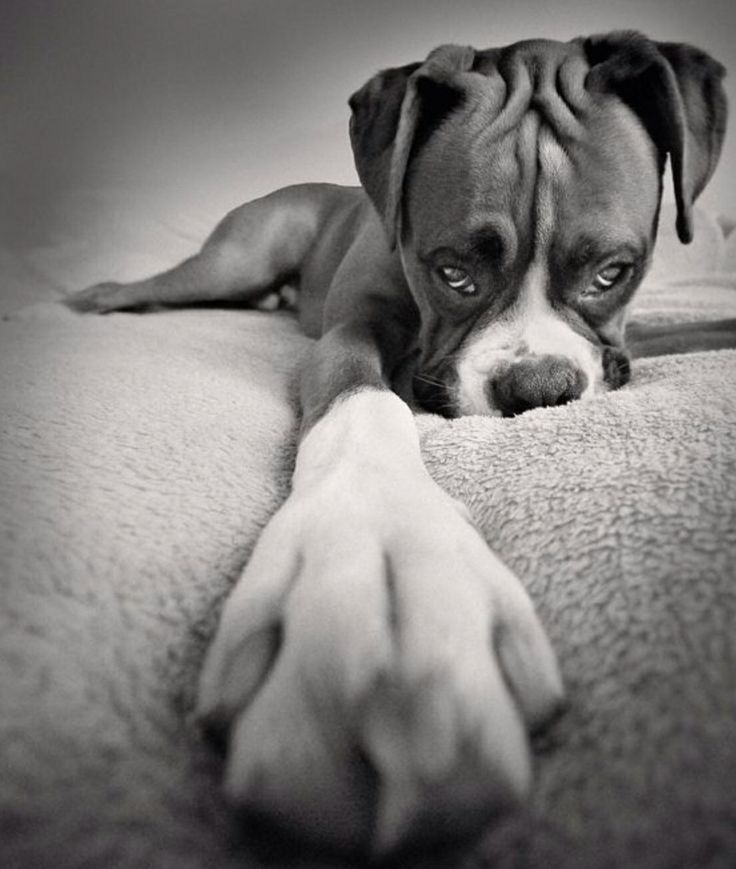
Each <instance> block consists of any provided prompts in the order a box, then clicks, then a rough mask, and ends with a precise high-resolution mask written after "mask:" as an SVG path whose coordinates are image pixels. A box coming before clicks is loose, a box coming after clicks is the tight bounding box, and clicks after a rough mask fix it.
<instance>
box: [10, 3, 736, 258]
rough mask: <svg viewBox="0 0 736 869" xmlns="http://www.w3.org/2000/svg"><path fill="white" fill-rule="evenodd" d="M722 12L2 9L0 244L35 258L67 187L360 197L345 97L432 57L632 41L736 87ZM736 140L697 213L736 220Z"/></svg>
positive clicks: (711, 6) (158, 195)
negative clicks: (299, 189) (646, 38)
mask: <svg viewBox="0 0 736 869" xmlns="http://www.w3.org/2000/svg"><path fill="white" fill-rule="evenodd" d="M735 22H736V4H734V2H733V0H698V2H693V0H615V2H614V0H562V2H544V0H535V2H526V0H505V2H498V0H422V2H420V0H372V2H368V0H364V2H355V0H342V2H340V0H301V2H298V0H270V2H268V0H258V2H238V0H62V2H53V0H47V2H40V0H35V2H34V0H2V2H1V3H0V80H2V87H1V89H0V173H1V175H0V181H1V182H2V190H1V192H2V197H3V205H2V209H3V212H2V216H3V217H4V220H3V226H2V233H3V241H4V242H5V243H6V244H8V243H10V244H13V245H14V246H21V247H22V246H34V245H39V244H44V243H46V242H47V241H48V240H49V237H50V235H51V234H52V233H53V232H54V231H58V227H57V228H56V229H55V227H54V206H55V204H56V203H58V201H59V200H60V198H61V197H63V195H64V193H65V192H66V191H68V190H70V189H73V188H79V187H84V188H97V187H106V188H111V187H112V188H123V189H125V190H128V191H131V192H143V193H145V194H146V195H147V196H151V197H154V198H155V200H156V201H157V203H158V205H159V208H160V210H162V211H164V212H166V211H171V213H172V214H174V213H177V212H178V211H179V210H181V209H183V210H185V211H186V212H188V213H190V214H196V213H197V211H198V210H200V209H201V210H203V211H206V213H208V214H209V213H220V212H222V213H224V212H225V211H226V210H227V209H229V208H231V207H233V206H234V205H236V204H238V203H240V202H243V201H245V200H247V199H250V198H253V197H255V196H258V195H260V194H262V193H266V192H268V191H269V190H272V189H274V188H276V187H280V186H283V185H285V184H289V183H293V182H298V181H308V180H318V181H334V182H338V183H347V184H351V183H355V181H356V176H355V171H354V168H353V162H352V156H351V154H350V150H349V146H348V136H347V121H348V108H347V98H348V96H349V95H350V94H351V93H352V92H353V91H354V90H355V89H357V88H358V87H359V86H360V85H362V84H363V82H364V81H365V80H367V78H368V77H370V75H372V74H373V73H374V72H375V71H377V70H378V69H379V68H382V67H385V66H394V65H399V64H402V63H406V62H409V61H411V60H418V59H420V58H422V57H424V56H425V55H426V53H427V52H428V51H429V50H430V49H431V48H433V47H434V46H435V45H437V44H440V43H443V42H459V43H465V44H471V45H475V46H477V47H480V48H482V47H488V46H495V45H503V44H505V43H509V42H513V41H516V40H517V39H526V38H531V37H538V36H546V37H550V38H557V39H569V38H572V37H574V36H577V35H587V34H590V33H595V32H601V31H605V30H609V29H618V28H635V29H638V30H641V31H643V32H645V33H647V34H648V35H650V36H652V37H653V38H657V39H663V40H683V41H688V42H691V43H693V44H695V45H698V46H700V47H702V48H705V49H706V50H707V51H709V52H711V53H712V54H713V55H714V56H715V57H716V58H718V59H719V60H720V61H721V62H722V63H724V64H725V65H726V66H727V67H730V68H731V69H732V70H733V74H732V77H731V80H730V81H727V84H728V88H729V93H730V95H731V102H732V104H733V103H735V102H736V99H735V97H734V95H735V92H736V84H735V83H734V82H735V80H736V27H734V23H735ZM735 140H736V134H735V133H734V131H733V130H732V131H730V133H729V136H728V139H727V142H726V147H725V151H724V155H723V158H722V162H721V165H720V167H719V169H718V171H717V174H716V176H715V178H714V180H713V181H712V182H711V185H710V187H709V189H708V190H707V191H706V193H705V194H704V196H703V199H702V202H703V203H704V204H705V205H706V206H708V207H710V208H712V209H716V210H718V211H722V212H726V213H730V214H732V215H736V204H735V200H736V195H735V194H736V181H735V176H736V172H735V168H736V145H735V144H734V142H735Z"/></svg>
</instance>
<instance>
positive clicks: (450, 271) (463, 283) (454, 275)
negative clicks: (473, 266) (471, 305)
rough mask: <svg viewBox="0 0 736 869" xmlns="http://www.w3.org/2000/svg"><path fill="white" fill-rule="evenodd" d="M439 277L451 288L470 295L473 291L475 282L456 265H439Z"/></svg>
mask: <svg viewBox="0 0 736 869" xmlns="http://www.w3.org/2000/svg"><path fill="white" fill-rule="evenodd" d="M439 273H440V277H441V278H442V280H443V281H444V282H445V283H446V284H447V286H448V287H450V289H452V290H457V291H458V292H459V293H465V294H466V295H470V294H471V293H474V292H475V284H474V283H473V279H472V278H471V277H470V275H469V274H468V273H467V272H466V271H465V270H464V269H459V268H457V267H456V266H440V268H439Z"/></svg>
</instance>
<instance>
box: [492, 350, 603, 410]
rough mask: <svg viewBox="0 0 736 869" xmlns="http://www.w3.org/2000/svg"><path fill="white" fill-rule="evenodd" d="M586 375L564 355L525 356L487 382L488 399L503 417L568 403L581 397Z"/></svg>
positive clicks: (586, 382) (585, 384)
mask: <svg viewBox="0 0 736 869" xmlns="http://www.w3.org/2000/svg"><path fill="white" fill-rule="evenodd" d="M587 384H588V378H587V377H586V376H585V372H583V371H581V370H580V369H579V368H577V367H576V366H575V365H574V364H573V363H572V362H571V361H570V360H569V359H566V358H565V357H564V356H551V355H545V356H528V357H526V358H525V359H520V360H519V361H517V362H514V363H513V364H512V365H510V366H509V367H508V368H506V369H505V370H504V371H503V372H502V373H501V374H499V375H497V376H496V377H495V378H494V379H492V380H491V382H490V385H489V386H490V398H491V403H492V405H493V406H494V407H497V408H498V409H499V410H500V411H501V413H502V414H503V415H504V416H516V415H517V414H519V413H524V411H525V410H531V409H532V408H533V407H550V406H552V405H555V404H567V402H568V401H573V400H574V399H576V398H580V396H581V395H582V394H583V391H584V389H585V387H586V386H587Z"/></svg>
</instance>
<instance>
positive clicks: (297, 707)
mask: <svg viewBox="0 0 736 869" xmlns="http://www.w3.org/2000/svg"><path fill="white" fill-rule="evenodd" d="M723 75H724V69H723V67H722V66H721V65H720V64H719V63H717V62H716V61H715V60H714V59H712V58H711V57H710V56H709V55H707V54H706V53H704V52H702V51H700V50H698V49H696V48H694V47H691V46H688V45H681V44H674V43H658V42H654V41H652V40H650V39H648V38H646V37H645V36H643V35H641V34H638V33H635V32H616V33H611V34H607V35H600V36H593V37H590V38H578V39H574V40H572V41H570V42H566V43H562V42H553V41H547V40H531V41H524V42H519V43H516V44H514V45H511V46H508V47H505V48H497V49H487V50H483V51H477V50H474V49H472V48H469V47H464V46H458V45H444V46H441V47H439V48H437V49H435V50H434V51H432V52H431V53H430V54H429V56H428V57H427V58H426V60H424V61H423V62H416V63H411V64H408V65H405V66H401V67H397V68H393V69H387V70H384V71H382V72H380V73H378V74H377V75H375V76H374V77H373V78H371V79H370V80H369V81H368V82H367V84H366V85H365V86H364V87H362V88H361V89H360V90H358V91H357V92H356V93H355V94H354V95H353V96H352V97H351V99H350V107H351V110H352V117H351V122H350V136H351V142H352V147H353V152H354V156H355V163H356V167H357V171H358V175H359V177H360V181H361V184H362V187H360V188H345V187H338V186H333V185H326V184H307V185H299V186H295V187H290V188H286V189H282V190H279V191H276V192H275V193H272V194H270V195H268V196H265V197H264V198H262V199H259V200H257V201H254V202H250V203H248V204H246V205H243V206H242V207H240V208H237V209H235V210H234V211H232V212H231V213H230V214H228V215H227V216H226V217H225V218H224V220H223V221H222V222H221V223H220V224H219V225H218V226H217V227H216V229H215V230H214V232H213V233H212V235H211V236H210V238H209V239H208V240H207V241H206V243H205V244H204V246H203V248H202V250H201V251H200V252H199V253H198V254H196V255H195V256H193V257H191V258H190V259H188V260H186V261H185V262H183V263H181V264H180V265H178V266H176V267H175V268H173V269H171V270H170V271H167V272H164V273H162V274H159V275H157V276H154V277H152V278H150V279H148V280H143V281H139V282H135V283H129V284H116V283H106V284H101V285H97V286H94V287H91V288H89V289H87V290H84V291H82V292H80V293H77V294H75V295H73V296H71V297H70V298H69V299H68V301H67V304H68V305H69V307H71V308H72V309H73V310H76V311H80V312H86V311H96V312H110V311H118V310H123V309H141V308H150V307H156V306H175V305H186V304H191V303H199V302H219V301H227V302H237V303H241V304H244V305H251V306H258V305H262V306H264V307H273V306H274V304H275V303H279V304H282V303H283V302H284V300H286V299H288V298H291V297H293V292H292V290H290V289H288V288H296V291H297V295H298V307H299V318H300V322H301V325H302V327H303V328H304V330H305V332H306V333H307V334H309V335H312V336H314V337H315V338H317V339H318V340H317V341H316V342H315V343H314V345H313V349H312V351H311V355H310V357H309V358H308V360H307V361H306V363H305V364H304V366H303V370H302V371H301V377H300V400H301V409H302V422H301V431H300V438H299V447H298V453H297V459H296V466H295V470H294V475H293V487H292V491H291V494H290V495H289V497H288V498H287V500H286V502H285V503H284V505H283V506H282V507H281V508H280V510H279V511H278V512H277V513H276V514H275V515H274V516H273V518H272V519H271V521H270V523H269V524H268V525H267V527H266V528H265V530H264V532H263V534H262V536H261V538H260V540H259V542H258V544H257V546H256V548H255V550H254V552H253V556H252V558H251V560H250V563H249V564H248V566H247V568H246V570H245V572H244V574H243V576H242V578H241V580H240V581H239V582H238V583H237V585H236V587H235V589H234V591H233V592H232V594H231V596H230V598H229V599H228V601H227V603H226V605H225V607H224V610H223V613H222V617H221V621H220V624H219V628H218V631H217V634H216V637H215V639H214V642H213V644H212V646H211V648H210V650H209V653H208V656H207V658H206V661H205V664H204V667H203V671H202V676H201V684H200V692H199V714H200V716H201V718H202V720H203V721H204V722H205V723H206V724H207V725H208V726H209V727H211V728H214V729H217V730H219V731H220V732H222V733H224V734H225V737H226V741H227V747H228V759H227V769H226V781H225V787H226V790H227V792H228V794H229V796H230V797H231V798H232V800H233V801H234V802H235V803H236V804H237V805H239V806H241V807H243V808H245V809H247V810H248V811H250V812H253V813H255V814H257V815H260V816H263V817H265V818H267V819H268V820H269V821H271V822H275V823H276V824H277V825H279V826H280V827H281V828H283V829H286V830H289V831H292V832H296V833H297V834H298V835H301V836H303V837H306V838H308V839H310V840H311V841H312V842H314V843H317V844H318V845H320V846H327V847H333V848H338V849H347V850H352V851H369V852H371V853H373V854H374V855H382V854H386V853H388V852H391V851H394V850H395V849H397V848H399V847H403V846H406V845H411V844H418V843H420V844H426V843H430V842H432V841H435V840H437V839H444V838H450V837H458V836H464V835H471V834H472V833H474V832H477V831H478V830H479V829H480V827H481V826H482V824H483V823H485V822H486V820H487V819H488V818H489V817H491V816H492V815H493V814H494V813H496V812H498V811H501V810H503V809H505V808H507V807H509V806H513V805H515V804H516V802H517V801H518V800H519V799H520V798H522V797H523V796H524V795H525V794H526V793H527V791H528V789H529V787H530V778H531V765H530V749H529V739H528V734H529V732H531V731H533V730H535V729H536V728H539V727H541V726H542V725H544V723H545V722H546V721H548V720H549V719H550V718H551V717H553V716H554V715H555V714H556V712H557V711H558V710H559V709H560V708H561V706H562V705H563V704H564V690H563V684H562V679H561V676H560V672H559V668H558V664H557V662H556V659H555V654H554V651H553V649H552V648H551V646H550V643H549V641H548V639H547V637H546V634H545V632H544V629H543V627H542V625H541V624H540V622H539V620H538V618H537V616H536V614H535V612H534V609H533V606H532V603H531V601H530V599H529V598H528V596H527V594H526V592H525V591H524V589H523V587H522V586H521V585H520V583H519V582H518V580H517V579H516V578H515V577H514V576H513V574H512V573H511V572H510V571H509V570H508V569H507V568H506V567H505V565H504V564H503V563H502V562H501V561H500V559H499V558H498V557H497V556H496V555H495V554H494V553H493V552H492V551H491V550H490V549H489V548H488V547H487V545H486V543H485V541H484V540H483V539H482V538H481V536H480V534H479V532H478V531H477V530H476V528H475V527H474V525H473V522H472V519H471V517H470V515H469V513H468V511H467V510H466V508H465V507H464V506H463V505H462V504H460V503H458V502H456V501H454V500H453V499H452V498H450V497H449V496H448V495H447V494H446V493H445V492H444V491H443V490H442V489H441V488H440V487H439V486H438V485H437V484H436V483H434V482H433V480H432V479H431V478H430V476H429V474H428V472H427V471H426V469H425V468H424V465H423V463H422V459H421V454H420V449H419V441H418V435H417V431H416V428H415V425H414V421H413V415H412V412H411V410H410V407H409V404H410V403H412V402H414V403H415V404H416V405H418V406H419V407H422V408H425V409H427V410H430V411H433V412H438V413H442V414H444V415H446V416H459V415H463V414H487V415H496V416H504V417H506V416H513V415H516V414H519V413H523V412H525V411H527V410H529V409H531V408H539V407H546V406H556V405H562V404H565V403H567V402H570V401H573V400H583V401H584V400H587V399H590V398H591V397H593V396H597V395H600V394H601V393H604V392H606V391H608V390H614V389H617V388H618V387H620V386H622V385H623V384H624V383H626V381H627V380H628V378H629V359H630V357H631V356H634V357H636V356H643V355H647V354H650V353H658V352H667V349H668V348H670V347H675V348H676V349H677V350H678V351H682V350H683V349H691V350H692V349H708V348H710V349H714V348H718V347H725V346H736V328H735V326H736V321H727V322H725V323H713V324H706V325H705V326H703V325H702V324H700V325H698V326H697V327H692V326H685V327H671V326H668V327H649V328H643V327H641V326H638V325H636V324H628V342H629V347H628V351H627V345H626V339H627V320H626V311H627V306H628V304H629V302H630V300H631V298H632V296H633V294H634V291H635V289H636V288H637V286H638V285H639V284H640V283H641V280H642V278H643V276H644V274H645V272H646V269H647V266H648V264H649V261H650V257H651V253H652V248H653V244H654V240H655V236H656V232H657V224H658V218H659V210H660V201H661V197H662V189H663V173H664V169H665V164H666V160H667V158H668V157H669V161H670V165H671V170H672V179H673V182H674V192H675V200H676V205H677V232H678V234H679V238H680V239H681V241H682V242H684V243H687V242H689V241H690V240H691V237H692V225H693V220H692V205H693V201H694V200H695V198H696V197H697V196H698V195H699V194H700V192H701V191H702V189H703V188H704V186H705V185H706V183H707V182H708V180H709V178H710V177H711V175H712V173H713V171H714V169H715V166H716V163H717V161H718V158H719V153H720V150H721V145H722V142H723V137H724V133H725V126H726V115H727V107H726V99H725V95H724V92H723V88H722V83H721V82H722V77H723ZM284 287H286V288H287V290H283V289H282V288H284ZM275 293H276V294H277V295H274V294H275ZM279 293H280V294H281V295H280V296H279V295H278V294H279Z"/></svg>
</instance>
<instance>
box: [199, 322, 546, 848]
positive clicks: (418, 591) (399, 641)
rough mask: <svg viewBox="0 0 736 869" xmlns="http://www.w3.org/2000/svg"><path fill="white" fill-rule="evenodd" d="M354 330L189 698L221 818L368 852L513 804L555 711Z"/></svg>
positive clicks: (523, 606)
mask: <svg viewBox="0 0 736 869" xmlns="http://www.w3.org/2000/svg"><path fill="white" fill-rule="evenodd" d="M382 370H383V365H382V360H381V353H380V351H379V349H378V347H377V346H376V344H375V342H374V339H373V337H372V332H371V330H370V329H369V328H366V327H358V328H356V329H350V328H347V327H340V328H338V329H334V330H332V331H331V332H329V333H327V335H325V337H323V338H322V339H321V341H320V342H319V343H318V344H317V345H316V351H315V355H314V358H313V360H312V363H311V365H310V366H309V369H308V371H306V372H305V375H304V388H303V399H304V404H305V407H304V411H305V421H306V422H305V428H306V432H305V433H304V434H303V437H302V440H301V445H300V448H299V451H298V457H297V462H296V469H295V472H294V478H293V490H292V493H291V495H290V496H289V498H288V499H287V501H286V502H285V504H284V505H283V506H282V508H281V509H280V510H279V511H278V512H277V513H276V515H275V516H274V517H273V519H272V520H271V522H270V524H269V525H268V526H267V528H266V530H265V531H264V533H263V535H262V537H261V539H260V540H259V542H258V544H257V547H256V549H255V551H254V553H253V557H252V559H251V561H250V563H249V564H248V567H247V569H246V571H245V573H244V575H243V577H242V579H241V580H240V582H239V584H238V585H237V586H236V588H235V590H234V592H233V593H232V595H231V597H230V599H229V600H228V602H227V604H226V606H225V609H224V612H223V614H222V619H221V623H220V627H219V631H218V634H217V636H216V639H215V641H214V643H213V646H212V648H211V650H210V653H209V656H208V658H207V661H206V664H205V667H204V670H203V674H202V680H201V692H200V711H201V714H202V716H203V717H204V718H205V720H207V721H209V722H210V723H213V724H215V725H219V726H222V725H225V726H229V757H228V764H227V774H226V787H227V790H228V792H229V794H230V796H231V797H232V798H233V799H234V800H235V801H236V802H237V803H239V804H241V805H243V806H245V807H247V808H249V809H251V810H254V811H255V812H257V813H260V814H263V815H265V816H267V817H268V818H270V819H271V820H275V821H276V822H277V823H278V824H280V825H282V826H284V827H286V828H289V829H291V830H293V831H295V832H297V833H298V834H300V835H306V836H308V837H310V838H311V839H313V840H315V841H316V842H318V843H320V844H326V845H330V846H337V847H340V848H348V849H361V850H365V849H372V850H373V851H374V852H385V851H387V850H389V849H392V848H394V847H395V846H397V845H399V844H402V845H403V844H405V843H407V842H412V841H415V840H424V839H426V838H430V837H434V836H440V837H448V836H457V835H462V834H463V833H465V834H467V833H470V832H473V831H475V830H476V829H477V828H478V827H479V826H480V825H481V824H482V822H483V821H484V820H485V819H487V817H488V815H489V813H492V812H493V811H497V810H498V809H499V808H500V807H502V806H504V805H507V804H508V803H509V802H510V801H513V800H514V799H516V798H518V797H519V796H520V795H522V794H524V792H525V791H526V790H527V787H528V784H529V778H530V763H529V752H528V745H527V739H526V728H527V726H531V727H534V726H536V725H538V724H539V723H541V722H543V721H544V719H545V718H546V717H547V716H548V715H549V714H551V713H552V712H553V711H554V710H555V708H556V707H557V706H558V704H559V702H560V699H561V695H562V689H561V683H560V677H559V674H558V670H557V666H556V663H555V658H554V654H553V652H552V649H551V648H550V646H549V643H548V641H547V639H546V637H545V634H544V632H543V630H542V628H541V626H540V624H539V622H538V621H537V618H536V616H535V614H534V612H533V609H532V605H531V603H530V601H529V599H528V597H527V596H526V594H525V592H524V591H523V589H522V587H521V585H520V584H519V582H518V581H517V579H516V578H515V577H514V576H513V575H512V574H511V573H510V571H509V570H508V569H507V568H506V567H505V566H504V565H503V564H502V563H501V562H500V561H499V559H498V558H497V557H496V556H495V555H494V554H493V553H492V552H491V551H490V550H489V549H488V547H487V546H486V544H485V542H484V541H483V540H482V538H481V537H480V535H479V534H478V532H477V531H476V529H475V528H474V527H473V524H472V522H471V520H470V518H469V515H468V513H467V511H466V509H465V508H464V507H463V506H462V505H461V504H459V503H458V502H457V501H455V500H453V499H452V498H450V496H448V495H447V494H446V493H445V492H444V491H443V490H442V489H441V488H440V487H439V486H438V485H437V484H436V483H434V481H433V480H432V479H431V477H430V476H429V474H428V472H427V471H426V469H425V467H424V465H423V463H422V459H421V455H420V449H419V440H418V436H417V432H416V428H415V425H414V420H413V417H412V414H411V412H410V410H409V408H408V407H407V406H406V405H405V404H404V403H403V402H402V401H401V400H400V399H399V398H398V397H397V396H396V395H394V394H393V393H392V392H390V391H389V390H388V389H386V388H385V386H384V384H383V375H382Z"/></svg>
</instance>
